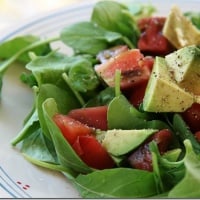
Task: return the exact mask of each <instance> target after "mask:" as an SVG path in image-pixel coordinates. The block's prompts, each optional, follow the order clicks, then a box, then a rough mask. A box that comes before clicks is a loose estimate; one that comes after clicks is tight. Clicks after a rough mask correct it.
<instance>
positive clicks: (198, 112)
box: [181, 103, 200, 133]
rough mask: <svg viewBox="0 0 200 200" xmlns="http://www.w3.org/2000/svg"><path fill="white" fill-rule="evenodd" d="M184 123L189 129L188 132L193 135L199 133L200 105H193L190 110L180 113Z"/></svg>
mask: <svg viewBox="0 0 200 200" xmlns="http://www.w3.org/2000/svg"><path fill="white" fill-rule="evenodd" d="M181 115H182V117H183V119H184V121H185V122H186V124H187V125H188V126H189V127H190V130H191V131H192V132H193V133H195V132H197V131H200V104H199V103H193V104H192V106H191V107H190V108H188V109H187V110H186V111H184V112H183V113H181Z"/></svg>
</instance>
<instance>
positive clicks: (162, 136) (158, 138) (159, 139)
mask: <svg viewBox="0 0 200 200" xmlns="http://www.w3.org/2000/svg"><path fill="white" fill-rule="evenodd" d="M152 140H154V141H155V142H156V143H157V145H158V149H159V152H160V153H161V154H163V153H164V152H166V151H167V149H168V147H169V144H170V143H171V141H172V133H171V131H170V130H168V129H163V130H160V131H158V132H157V133H155V134H154V135H153V136H151V137H150V138H149V139H147V141H145V143H144V144H143V145H141V146H140V147H139V148H138V149H136V150H135V151H134V152H133V153H132V154H131V155H130V156H129V158H128V161H129V163H130V165H131V166H132V167H133V168H136V169H141V170H147V171H152V170H153V168H152V157H151V152H150V150H149V143H150V142H151V141H152Z"/></svg>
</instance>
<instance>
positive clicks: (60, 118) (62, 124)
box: [53, 114, 93, 145]
mask: <svg viewBox="0 0 200 200" xmlns="http://www.w3.org/2000/svg"><path fill="white" fill-rule="evenodd" d="M53 120H54V122H55V123H56V124H57V126H58V127H59V129H60V130H61V132H62V134H63V136H64V137H65V139H66V140H67V141H68V142H69V143H70V144H71V145H72V144H73V143H74V142H75V141H76V139H77V137H78V136H83V135H90V134H92V133H93V130H92V129H91V128H90V127H88V126H87V125H85V124H82V123H80V122H79V121H77V120H75V119H72V118H71V117H68V116H66V115H62V114H55V115H54V116H53Z"/></svg>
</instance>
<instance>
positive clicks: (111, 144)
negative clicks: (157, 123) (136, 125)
mask: <svg viewBox="0 0 200 200" xmlns="http://www.w3.org/2000/svg"><path fill="white" fill-rule="evenodd" d="M157 131H158V130H156V129H140V130H135V129H134V130H121V129H112V130H108V131H106V133H105V137H104V139H103V140H102V145H103V147H104V148H105V149H106V150H107V152H108V153H110V154H112V155H114V156H121V155H124V154H126V153H128V152H130V151H131V150H134V149H135V148H137V147H138V146H139V145H140V144H142V143H143V142H144V141H145V140H146V139H147V138H148V137H149V136H150V135H152V134H153V133H155V132H157Z"/></svg>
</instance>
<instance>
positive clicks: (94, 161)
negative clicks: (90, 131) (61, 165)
mask: <svg viewBox="0 0 200 200" xmlns="http://www.w3.org/2000/svg"><path fill="white" fill-rule="evenodd" d="M72 147H73V149H74V151H75V152H76V153H77V154H78V155H79V157H80V158H81V159H82V160H83V161H84V162H85V163H86V164H87V165H88V166H90V167H92V168H95V169H109V168H113V167H114V165H115V163H114V161H113V160H112V158H111V157H110V155H109V154H108V153H107V151H106V150H105V149H104V148H103V147H102V145H101V144H100V143H99V142H98V141H97V139H96V138H95V137H94V136H92V135H87V136H79V137H78V138H77V140H76V141H75V143H74V144H73V145H72Z"/></svg>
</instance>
